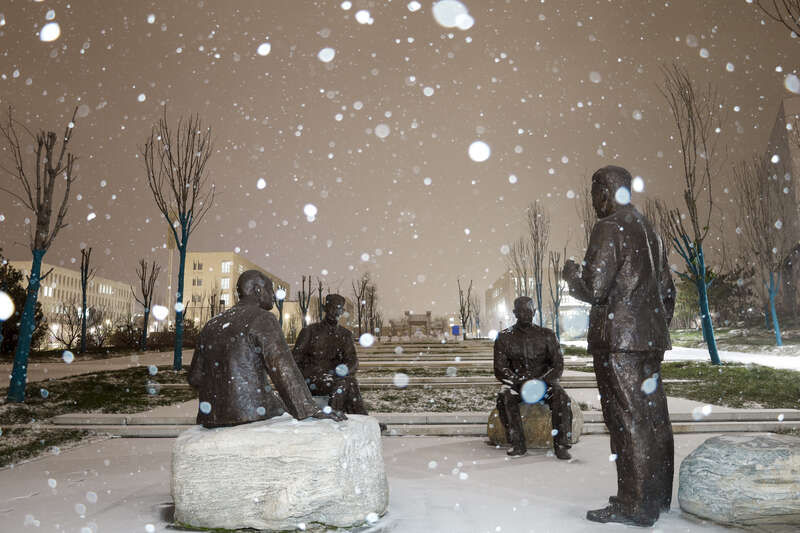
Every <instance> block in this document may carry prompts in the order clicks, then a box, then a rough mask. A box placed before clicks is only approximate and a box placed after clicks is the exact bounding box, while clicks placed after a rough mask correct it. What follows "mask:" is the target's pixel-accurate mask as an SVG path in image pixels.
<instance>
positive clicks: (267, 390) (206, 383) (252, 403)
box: [189, 270, 346, 428]
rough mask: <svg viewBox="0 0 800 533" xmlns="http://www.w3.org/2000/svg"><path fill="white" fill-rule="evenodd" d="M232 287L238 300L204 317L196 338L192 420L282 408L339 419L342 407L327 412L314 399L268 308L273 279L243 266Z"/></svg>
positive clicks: (243, 418)
mask: <svg viewBox="0 0 800 533" xmlns="http://www.w3.org/2000/svg"><path fill="white" fill-rule="evenodd" d="M236 290H237V292H238V294H239V302H238V303H237V304H236V305H234V306H233V307H231V308H230V309H228V310H227V311H225V312H224V313H221V314H219V315H217V316H215V317H214V318H212V319H211V320H209V321H208V323H207V324H206V325H205V327H203V330H202V331H201V332H200V336H199V338H198V339H197V348H196V349H195V351H194V357H193V358H192V365H191V367H190V368H189V384H190V385H192V387H194V388H195V389H197V390H198V391H199V396H200V408H199V411H198V413H197V423H198V424H202V425H203V426H205V427H207V428H213V427H222V426H235V425H238V424H245V423H247V422H253V421H256V420H266V419H268V418H272V417H275V416H280V415H282V414H283V413H284V412H287V411H288V412H289V414H291V415H292V416H293V417H295V418H297V419H303V418H308V417H314V418H330V419H333V420H337V421H338V420H344V419H345V418H346V417H345V416H344V415H342V414H341V413H338V412H336V411H331V412H328V413H326V412H324V411H323V410H322V409H320V408H319V407H318V406H317V404H316V403H315V402H314V399H313V398H312V396H311V393H310V392H309V390H308V387H307V386H306V383H305V381H304V380H303V375H302V374H301V373H300V370H299V369H298V368H297V365H296V364H295V362H294V359H293V358H292V352H291V351H290V350H289V346H288V345H287V344H286V341H285V340H284V338H283V333H282V332H281V328H280V326H279V325H278V319H276V318H275V315H273V314H272V313H270V312H269V310H270V309H272V306H273V302H274V295H273V292H272V281H271V280H270V279H269V278H268V277H266V276H264V275H263V274H262V273H261V272H259V271H257V270H248V271H246V272H244V273H243V274H242V275H241V276H239V280H238V281H237V283H236ZM267 375H269V378H270V379H271V380H272V383H273V385H274V387H275V388H274V389H273V388H272V387H271V386H270V383H269V381H268V379H267ZM326 411H327V409H326Z"/></svg>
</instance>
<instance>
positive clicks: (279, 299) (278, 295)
mask: <svg viewBox="0 0 800 533" xmlns="http://www.w3.org/2000/svg"><path fill="white" fill-rule="evenodd" d="M285 299H286V291H285V290H283V289H278V290H277V291H275V300H276V303H277V305H278V324H280V326H281V331H283V301H284V300H285Z"/></svg>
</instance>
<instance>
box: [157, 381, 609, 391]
mask: <svg viewBox="0 0 800 533" xmlns="http://www.w3.org/2000/svg"><path fill="white" fill-rule="evenodd" d="M429 379H431V381H417V380H415V379H414V378H410V379H409V382H408V385H406V386H405V387H403V388H405V389H467V388H472V387H499V386H500V383H499V382H498V381H497V380H496V379H494V378H480V379H475V380H472V381H467V380H465V381H454V380H449V379H436V378H429ZM358 383H359V387H360V388H361V390H362V391H368V390H383V389H389V388H397V386H396V385H395V384H394V381H392V380H385V381H372V380H371V379H370V378H360V379H359V380H358ZM561 386H562V387H563V388H565V389H596V388H597V382H596V381H595V380H594V379H579V380H573V379H567V380H562V381H561ZM160 388H162V389H163V388H169V389H188V388H189V385H188V384H187V383H165V384H163V385H160Z"/></svg>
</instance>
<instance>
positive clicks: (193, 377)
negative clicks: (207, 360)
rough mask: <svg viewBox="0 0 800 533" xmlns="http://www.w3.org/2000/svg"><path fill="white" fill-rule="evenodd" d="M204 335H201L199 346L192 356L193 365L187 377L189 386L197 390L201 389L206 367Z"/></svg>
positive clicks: (198, 341) (198, 340) (190, 366)
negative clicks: (204, 363)
mask: <svg viewBox="0 0 800 533" xmlns="http://www.w3.org/2000/svg"><path fill="white" fill-rule="evenodd" d="M203 346H204V342H203V334H202V333H201V334H200V335H199V336H198V339H197V344H196V346H195V349H194V355H192V364H191V365H189V374H188V376H187V378H188V380H189V385H191V386H192V387H194V388H195V389H199V388H200V385H201V384H202V383H203V381H204V378H205V376H204V372H203V369H204V365H203Z"/></svg>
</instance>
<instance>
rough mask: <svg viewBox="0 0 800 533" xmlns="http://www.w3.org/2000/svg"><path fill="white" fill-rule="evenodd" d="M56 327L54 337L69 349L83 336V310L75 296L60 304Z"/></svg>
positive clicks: (56, 316)
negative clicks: (81, 310)
mask: <svg viewBox="0 0 800 533" xmlns="http://www.w3.org/2000/svg"><path fill="white" fill-rule="evenodd" d="M55 322H56V327H54V328H53V337H55V339H56V340H57V341H58V342H59V343H60V344H61V345H62V346H63V347H64V348H65V349H67V350H72V348H73V347H74V346H75V343H76V342H77V341H78V338H79V337H80V336H81V324H82V320H81V312H80V306H79V305H78V300H77V298H75V297H74V296H73V297H72V298H70V299H68V300H64V301H62V302H61V303H59V304H58V311H56V313H55Z"/></svg>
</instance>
